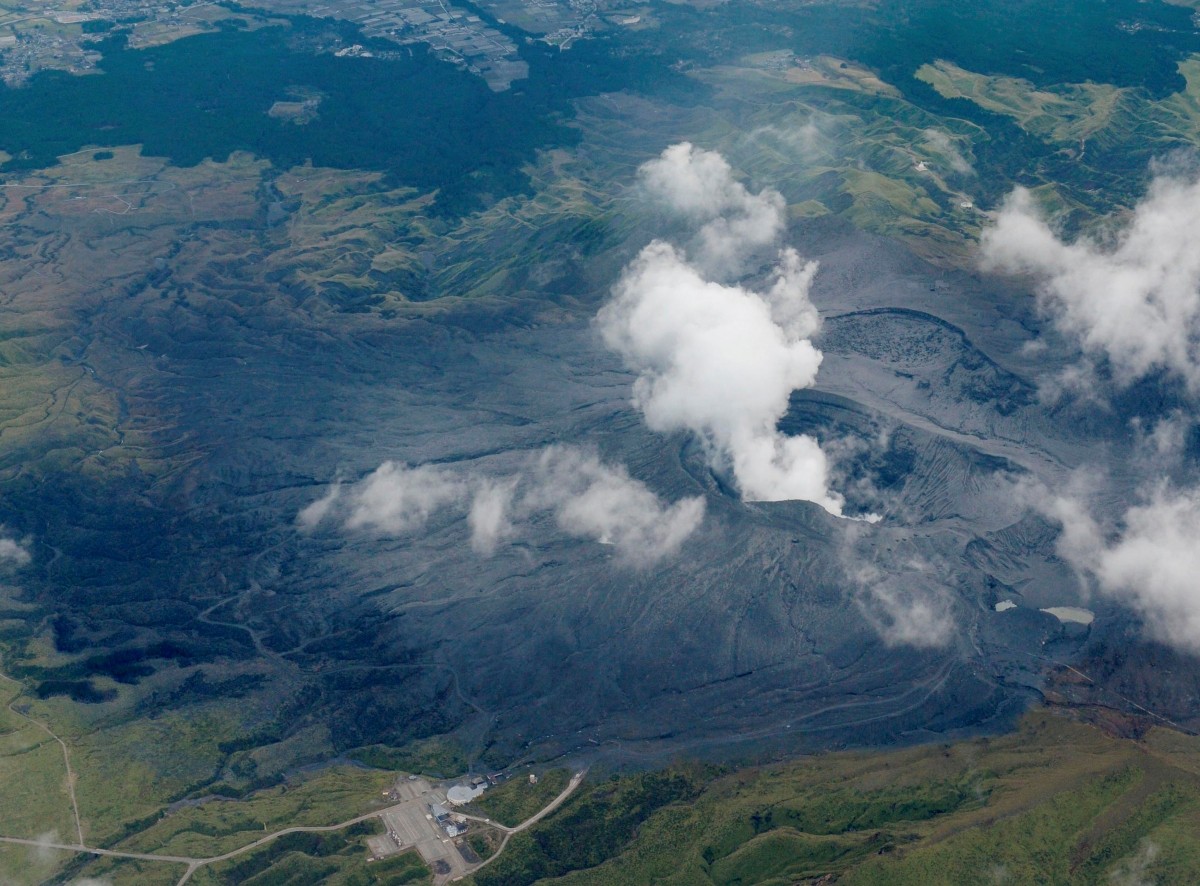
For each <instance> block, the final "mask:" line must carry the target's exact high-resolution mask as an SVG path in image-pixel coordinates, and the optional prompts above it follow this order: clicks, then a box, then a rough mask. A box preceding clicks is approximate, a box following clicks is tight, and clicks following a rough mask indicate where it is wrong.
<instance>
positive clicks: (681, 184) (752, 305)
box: [597, 143, 843, 515]
mask: <svg viewBox="0 0 1200 886" xmlns="http://www.w3.org/2000/svg"><path fill="white" fill-rule="evenodd" d="M642 180H643V182H644V184H645V187H646V189H647V190H648V191H649V192H650V193H652V194H656V195H658V196H659V198H660V199H661V200H662V201H663V202H664V203H665V204H666V205H668V206H669V207H670V208H671V209H672V210H673V211H676V212H678V213H680V214H684V215H688V216H689V217H691V218H692V219H694V220H696V221H702V222H704V228H702V229H701V233H702V234H705V232H706V231H707V232H708V233H707V234H706V235H705V236H707V237H711V238H717V239H721V240H722V242H723V244H724V245H723V246H722V247H721V248H716V247H714V246H712V245H711V244H708V243H707V241H706V245H705V246H704V249H706V250H707V251H708V252H707V254H710V255H718V256H731V255H732V256H740V255H742V254H744V253H745V251H746V250H747V249H748V248H750V247H753V246H758V245H762V244H763V243H765V242H770V241H773V240H774V239H775V238H776V237H777V236H778V234H779V232H780V231H781V230H782V225H783V216H782V207H783V198H782V197H780V196H779V195H778V194H776V193H775V192H773V191H763V192H761V193H759V194H750V193H749V192H748V191H746V189H745V188H744V187H743V186H742V185H741V184H740V183H738V182H736V181H734V180H733V178H732V174H731V172H730V169H729V165H728V164H727V163H726V162H725V160H724V159H723V158H721V157H720V155H717V154H713V153H712V152H708V151H698V150H696V149H694V148H693V147H692V146H691V145H689V144H686V143H684V144H681V145H675V146H673V147H671V148H668V149H667V150H666V151H664V152H663V154H662V156H661V157H659V158H658V159H656V160H652V161H650V162H649V163H647V164H646V165H645V166H644V167H643V169H642ZM722 213H727V214H728V215H725V216H723V215H721V214H722ZM770 215H774V216H775V217H776V222H773V223H771V224H769V225H768V224H762V225H759V224H754V225H747V226H746V228H747V229H752V230H753V232H754V235H753V236H746V235H745V230H744V229H743V228H741V227H739V219H740V220H745V219H748V218H751V217H755V218H757V217H758V216H763V217H764V218H765V217H766V216H770ZM722 219H725V220H726V221H730V223H729V224H717V222H718V221H721V220H722ZM764 238H765V239H764ZM701 239H704V237H702V238H701ZM694 252H695V250H694V249H692V250H691V251H689V252H688V253H684V252H683V251H681V250H680V249H678V248H676V247H675V246H672V245H671V244H669V243H665V242H663V241H661V240H656V241H654V242H652V243H651V244H649V245H648V246H647V247H646V248H645V249H643V250H642V252H641V253H640V254H639V255H638V257H637V258H636V259H634V261H633V262H632V263H631V264H630V265H629V266H628V267H627V268H626V269H625V272H624V274H623V275H622V276H621V279H620V280H619V281H618V283H617V285H616V286H615V287H614V290H613V298H612V300H611V301H610V302H609V303H608V304H607V305H606V306H605V307H604V308H603V309H602V310H601V311H600V313H599V315H598V316H597V323H598V326H599V329H600V332H601V335H602V337H603V339H604V341H605V343H606V344H607V345H608V346H609V347H610V348H611V349H612V350H614V351H615V352H617V353H618V354H620V355H621V357H622V358H623V360H624V362H625V364H626V365H627V366H628V367H629V368H630V369H633V370H634V371H635V372H637V373H638V379H637V381H636V382H635V384H634V391H633V393H634V404H635V406H636V407H637V408H638V409H639V410H641V412H642V414H643V415H644V416H645V418H646V423H647V425H649V427H650V428H652V429H653V430H656V431H660V432H669V431H675V430H688V431H691V432H693V433H695V434H697V435H699V436H700V437H701V438H702V439H703V440H704V441H705V443H706V444H707V446H708V448H709V452H710V454H711V455H712V458H713V460H714V462H716V463H718V464H720V465H722V466H727V467H730V468H732V470H733V474H734V477H735V479H736V481H737V484H738V487H739V489H740V491H741V493H742V496H743V497H744V498H745V499H747V500H753V501H783V500H791V499H800V500H804V501H812V502H816V503H817V504H819V505H821V506H822V507H823V508H825V509H826V510H827V511H829V512H830V513H832V514H837V515H840V514H841V512H842V506H843V500H842V497H841V496H840V495H838V494H837V493H836V492H833V491H831V490H830V489H829V464H828V462H827V459H826V457H825V454H824V452H822V450H821V447H820V445H819V444H818V443H817V441H816V440H815V439H813V438H812V437H809V436H803V435H802V436H796V437H788V436H785V435H783V434H781V433H779V431H778V423H779V420H780V419H781V418H782V417H783V416H784V414H785V413H786V412H787V408H788V400H789V397H790V395H791V393H792V391H794V390H797V389H799V388H806V387H810V386H811V385H812V384H813V383H814V382H815V381H816V377H817V371H818V369H819V368H820V366H821V352H820V351H818V350H817V349H816V347H814V346H813V343H812V341H811V337H812V336H813V335H815V334H816V332H817V331H818V329H819V328H820V319H819V316H818V314H817V311H816V308H814V307H813V304H812V302H811V301H810V300H809V297H808V292H809V288H810V286H811V284H812V280H813V277H814V275H815V274H816V270H817V266H816V263H814V262H807V263H806V262H803V261H801V259H800V257H799V256H798V255H797V254H796V252H795V251H794V250H792V249H784V250H782V251H781V252H780V253H779V256H778V261H777V263H776V266H775V268H774V271H773V273H772V275H771V277H770V279H769V280H768V281H767V283H766V284H765V285H763V286H762V287H758V288H751V287H748V286H744V285H739V284H735V283H725V282H719V281H716V280H713V279H711V277H710V275H708V274H706V272H705V269H704V267H703V266H702V265H701V264H700V263H698V261H697V260H696V259H694V258H690V257H689V256H690V255H691V254H693V253H694ZM724 261H725V259H724V258H722V262H724ZM726 266H729V265H728V263H726Z"/></svg>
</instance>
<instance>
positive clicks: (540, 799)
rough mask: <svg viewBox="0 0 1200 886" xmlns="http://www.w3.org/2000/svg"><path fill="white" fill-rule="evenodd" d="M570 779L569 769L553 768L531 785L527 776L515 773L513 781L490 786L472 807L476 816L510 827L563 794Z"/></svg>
mask: <svg viewBox="0 0 1200 886" xmlns="http://www.w3.org/2000/svg"><path fill="white" fill-rule="evenodd" d="M570 779H571V774H570V773H569V772H568V771H567V770H566V769H551V770H550V771H549V772H546V773H543V774H542V776H541V777H540V778H539V779H538V782H537V784H530V783H529V779H528V778H527V777H525V776H521V775H518V776H514V777H513V778H512V780H510V781H506V782H504V783H503V784H501V785H497V786H496V787H494V788H491V789H489V790H488V791H487V792H486V793H484V795H483V796H482V797H479V798H478V799H477V800H475V802H474V803H472V804H471V809H472V811H474V812H475V813H476V814H477V815H483V816H486V817H487V818H490V819H492V820H493V821H498V822H500V824H503V825H507V826H508V827H516V826H517V825H519V824H520V823H521V822H523V821H525V819H527V818H529V817H530V816H532V815H535V814H537V812H539V811H540V810H541V809H543V808H545V806H546V804H548V803H549V802H550V801H551V800H553V799H554V798H555V797H557V796H558V795H559V794H561V793H562V792H563V789H564V788H565V787H566V786H567V782H568V781H570Z"/></svg>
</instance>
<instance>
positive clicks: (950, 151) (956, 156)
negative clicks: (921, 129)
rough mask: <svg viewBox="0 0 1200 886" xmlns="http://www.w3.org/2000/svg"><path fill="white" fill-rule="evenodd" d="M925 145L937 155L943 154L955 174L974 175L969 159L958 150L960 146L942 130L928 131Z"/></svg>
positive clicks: (926, 131)
mask: <svg viewBox="0 0 1200 886" xmlns="http://www.w3.org/2000/svg"><path fill="white" fill-rule="evenodd" d="M924 134H925V143H926V144H927V145H928V146H929V147H930V148H931V149H932V150H933V151H935V152H936V153H938V154H941V155H942V158H943V159H944V160H945V161H946V165H947V166H949V167H950V168H951V169H953V170H954V171H955V172H958V173H961V174H963V175H974V174H975V170H974V169H973V168H972V167H971V164H970V163H968V162H967V158H966V157H964V156H963V155H962V152H961V151H959V149H958V144H957V143H956V142H955V140H954V139H952V138H950V136H949V135H947V134H946V133H944V132H942V131H941V130H940V129H926V130H925V133H924Z"/></svg>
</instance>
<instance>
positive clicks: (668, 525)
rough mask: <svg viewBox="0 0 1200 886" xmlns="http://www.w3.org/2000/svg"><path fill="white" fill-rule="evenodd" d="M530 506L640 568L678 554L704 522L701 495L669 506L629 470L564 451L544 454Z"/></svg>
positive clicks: (549, 451) (578, 453) (536, 476)
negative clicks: (551, 514)
mask: <svg viewBox="0 0 1200 886" xmlns="http://www.w3.org/2000/svg"><path fill="white" fill-rule="evenodd" d="M527 502H529V503H530V504H532V505H533V506H534V507H535V508H545V509H550V510H553V511H554V515H555V520H556V521H557V523H558V525H559V526H560V527H561V528H562V529H563V530H565V531H566V532H568V533H570V534H571V535H575V536H579V537H583V538H592V539H595V540H596V541H598V542H600V543H601V544H611V545H613V546H615V547H616V549H617V550H618V551H619V552H620V553H621V555H622V556H624V557H625V558H627V559H628V560H629V561H631V562H633V563H635V564H637V565H649V564H651V563H655V562H657V561H659V560H661V559H663V558H665V557H669V556H672V555H674V554H675V553H676V552H678V550H679V547H680V546H681V545H682V544H683V542H684V541H685V540H687V538H688V537H689V536H690V535H691V534H692V533H693V532H695V531H696V528H697V527H698V526H699V525H700V523H701V521H702V520H703V519H704V499H702V498H700V497H699V496H697V497H693V498H685V499H682V500H680V501H678V502H676V503H675V504H673V505H670V506H664V505H663V504H662V502H661V501H660V500H659V498H658V496H656V495H655V494H654V493H653V492H651V491H650V490H649V489H647V488H646V486H645V485H644V484H642V483H640V482H638V481H637V480H634V479H633V478H632V477H630V476H629V474H628V473H627V472H626V471H625V469H624V468H623V467H611V466H609V465H605V464H603V463H602V462H601V461H600V459H599V458H597V457H596V456H595V455H593V454H591V453H586V452H580V451H579V450H576V449H565V448H561V447H550V448H549V449H547V450H545V452H543V454H542V457H541V459H540V460H539V462H538V466H537V470H536V474H535V481H534V489H533V490H532V491H531V492H530V494H529V496H528V498H527Z"/></svg>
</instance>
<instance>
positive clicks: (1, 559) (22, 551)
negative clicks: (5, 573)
mask: <svg viewBox="0 0 1200 886" xmlns="http://www.w3.org/2000/svg"><path fill="white" fill-rule="evenodd" d="M32 559H33V557H32V556H31V555H30V553H29V550H28V549H27V548H26V547H25V544H24V543H22V542H19V541H17V540H16V539H12V538H0V563H12V564H14V565H16V566H26V565H28V564H29V561H30V560H32Z"/></svg>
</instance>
